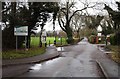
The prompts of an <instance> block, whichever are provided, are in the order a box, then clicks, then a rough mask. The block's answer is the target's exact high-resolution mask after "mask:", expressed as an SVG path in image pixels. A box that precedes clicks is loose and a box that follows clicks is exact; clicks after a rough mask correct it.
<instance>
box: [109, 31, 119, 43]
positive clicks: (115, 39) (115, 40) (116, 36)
mask: <svg viewBox="0 0 120 79" xmlns="http://www.w3.org/2000/svg"><path fill="white" fill-rule="evenodd" d="M119 40H120V32H117V33H115V34H112V35H111V36H110V44H111V45H120V41H119Z"/></svg>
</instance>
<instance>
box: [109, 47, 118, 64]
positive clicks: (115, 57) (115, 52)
mask: <svg viewBox="0 0 120 79" xmlns="http://www.w3.org/2000/svg"><path fill="white" fill-rule="evenodd" d="M107 48H108V49H110V50H111V52H112V53H110V54H109V56H110V57H111V58H112V59H113V60H114V61H115V62H117V63H120V47H119V46H113V45H109V46H107Z"/></svg>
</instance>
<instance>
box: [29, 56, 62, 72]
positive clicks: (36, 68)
mask: <svg viewBox="0 0 120 79" xmlns="http://www.w3.org/2000/svg"><path fill="white" fill-rule="evenodd" d="M61 59H63V57H58V58H55V59H51V60H48V61H44V62H42V63H40V64H39V63H38V64H35V65H33V66H31V67H30V69H29V71H39V70H40V69H43V68H44V67H45V66H48V67H50V66H51V65H53V64H54V63H56V62H59V61H61Z"/></svg>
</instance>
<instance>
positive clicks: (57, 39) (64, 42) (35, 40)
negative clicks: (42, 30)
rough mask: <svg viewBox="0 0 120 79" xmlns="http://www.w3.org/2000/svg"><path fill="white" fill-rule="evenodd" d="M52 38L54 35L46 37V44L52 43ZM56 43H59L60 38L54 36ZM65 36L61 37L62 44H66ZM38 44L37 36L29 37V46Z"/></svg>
mask: <svg viewBox="0 0 120 79" xmlns="http://www.w3.org/2000/svg"><path fill="white" fill-rule="evenodd" d="M54 39H55V37H47V39H46V41H47V45H48V44H49V42H50V44H54ZM56 44H57V45H61V40H60V38H58V37H56ZM66 44H67V42H66V38H62V45H66ZM38 45H39V37H31V46H38Z"/></svg>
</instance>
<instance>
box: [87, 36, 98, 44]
mask: <svg viewBox="0 0 120 79" xmlns="http://www.w3.org/2000/svg"><path fill="white" fill-rule="evenodd" d="M95 38H96V36H95V35H91V36H90V37H89V38H88V40H89V42H90V43H95V42H96V40H95Z"/></svg>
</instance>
